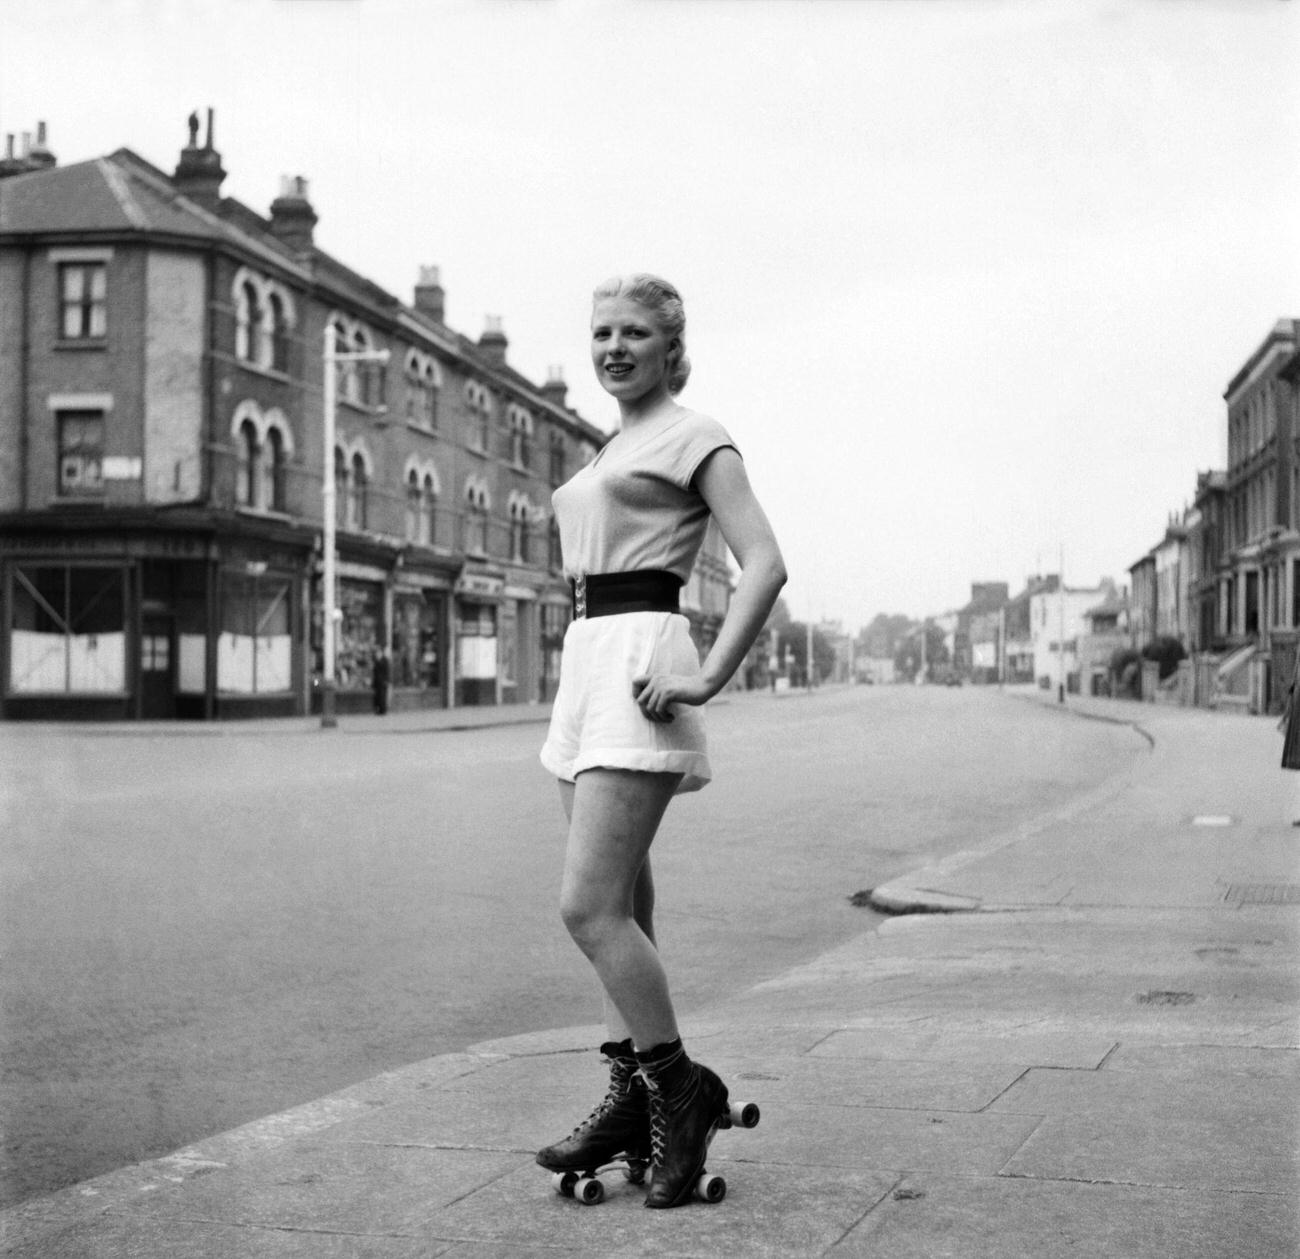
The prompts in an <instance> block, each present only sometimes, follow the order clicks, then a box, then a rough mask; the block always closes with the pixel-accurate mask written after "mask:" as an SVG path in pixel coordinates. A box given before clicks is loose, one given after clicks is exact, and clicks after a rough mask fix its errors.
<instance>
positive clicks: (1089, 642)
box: [1076, 581, 1131, 695]
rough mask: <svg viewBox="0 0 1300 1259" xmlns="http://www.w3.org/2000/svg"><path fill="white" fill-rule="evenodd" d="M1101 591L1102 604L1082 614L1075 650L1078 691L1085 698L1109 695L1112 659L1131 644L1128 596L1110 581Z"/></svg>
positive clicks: (1111, 686)
mask: <svg viewBox="0 0 1300 1259" xmlns="http://www.w3.org/2000/svg"><path fill="white" fill-rule="evenodd" d="M1102 589H1103V592H1104V593H1103V597H1102V600H1101V602H1100V603H1098V604H1096V605H1095V606H1094V607H1091V608H1089V609H1088V610H1087V611H1086V612H1085V613H1084V614H1083V619H1084V628H1083V631H1082V633H1081V634H1080V635H1079V640H1078V644H1077V648H1076V654H1077V656H1078V667H1077V672H1078V675H1079V687H1080V689H1081V692H1082V693H1083V694H1085V695H1110V694H1112V692H1113V679H1112V676H1111V672H1112V664H1113V662H1114V659H1115V655H1116V653H1117V652H1121V651H1123V650H1124V649H1125V648H1127V647H1128V646H1129V645H1130V642H1131V639H1130V636H1129V602H1128V597H1127V594H1126V593H1125V591H1124V590H1123V589H1121V588H1120V587H1118V586H1116V585H1115V584H1114V583H1113V582H1110V581H1103V582H1102Z"/></svg>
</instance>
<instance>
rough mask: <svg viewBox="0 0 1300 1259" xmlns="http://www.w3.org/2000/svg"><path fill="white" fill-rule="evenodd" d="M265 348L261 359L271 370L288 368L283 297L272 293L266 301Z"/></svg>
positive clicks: (287, 339)
mask: <svg viewBox="0 0 1300 1259" xmlns="http://www.w3.org/2000/svg"><path fill="white" fill-rule="evenodd" d="M266 314H267V318H266V348H265V351H264V357H263V359H262V361H263V362H264V363H265V364H266V365H267V366H268V367H270V368H271V369H272V370H273V371H277V372H287V371H288V370H289V320H288V315H287V312H286V310H285V304H284V298H282V297H281V296H280V295H279V293H272V294H271V295H270V297H268V298H267V301H266Z"/></svg>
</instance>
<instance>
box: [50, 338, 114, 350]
mask: <svg viewBox="0 0 1300 1259" xmlns="http://www.w3.org/2000/svg"><path fill="white" fill-rule="evenodd" d="M54 348H55V350H107V349H108V338H107V337H77V338H75V339H74V338H68V337H60V338H59V339H58V340H57V341H55V343H54Z"/></svg>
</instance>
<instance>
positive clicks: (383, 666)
mask: <svg viewBox="0 0 1300 1259" xmlns="http://www.w3.org/2000/svg"><path fill="white" fill-rule="evenodd" d="M391 672H392V670H391V668H390V666H389V663H388V653H387V652H386V651H384V649H383V648H382V647H381V648H380V649H379V651H378V652H377V653H376V654H375V662H374V665H373V666H372V669H371V675H370V682H371V685H372V686H373V687H374V692H375V712H377V713H378V714H379V715H380V716H381V717H382V716H383V715H384V714H385V713H386V712H387V711H388V679H389V676H390V675H391Z"/></svg>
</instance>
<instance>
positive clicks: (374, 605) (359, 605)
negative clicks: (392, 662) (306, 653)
mask: <svg viewBox="0 0 1300 1259" xmlns="http://www.w3.org/2000/svg"><path fill="white" fill-rule="evenodd" d="M338 606H339V611H340V612H341V613H342V614H343V619H342V620H341V621H340V622H339V636H338V658H337V678H338V687H339V690H342V691H365V690H369V689H370V679H371V670H372V669H373V668H374V663H375V656H376V654H377V653H378V651H379V647H380V644H381V643H382V642H383V623H384V594H383V587H382V586H380V585H379V584H378V583H377V582H370V581H352V580H347V579H345V580H343V581H340V582H339V601H338Z"/></svg>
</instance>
